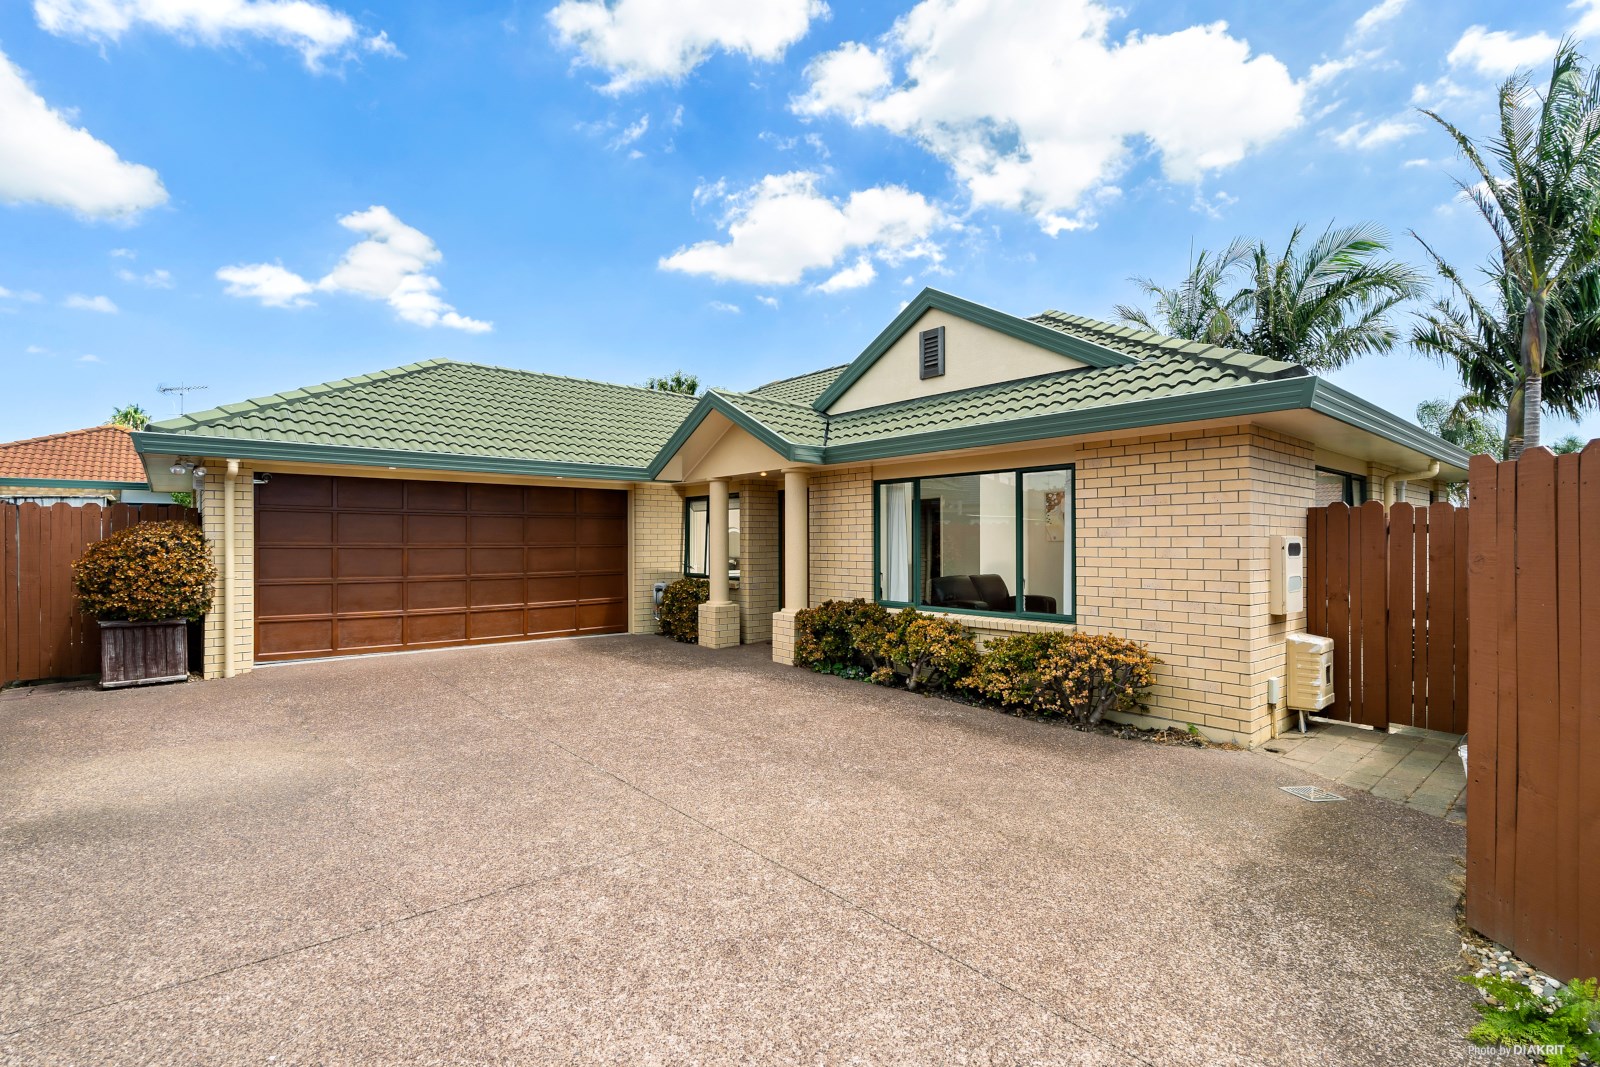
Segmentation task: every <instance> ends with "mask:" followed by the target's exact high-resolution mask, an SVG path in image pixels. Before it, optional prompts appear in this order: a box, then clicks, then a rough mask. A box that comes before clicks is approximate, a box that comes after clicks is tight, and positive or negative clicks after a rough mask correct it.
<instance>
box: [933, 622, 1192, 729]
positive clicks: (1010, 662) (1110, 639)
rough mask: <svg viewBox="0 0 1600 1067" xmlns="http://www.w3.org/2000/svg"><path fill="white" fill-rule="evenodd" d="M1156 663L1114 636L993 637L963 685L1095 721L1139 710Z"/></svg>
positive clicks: (1044, 711) (1020, 706) (1021, 707)
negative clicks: (1116, 713)
mask: <svg viewBox="0 0 1600 1067" xmlns="http://www.w3.org/2000/svg"><path fill="white" fill-rule="evenodd" d="M1160 663H1161V660H1159V659H1158V658H1156V657H1155V656H1153V655H1151V653H1150V650H1149V649H1148V648H1146V647H1145V646H1144V645H1142V644H1140V643H1138V642H1137V641H1129V640H1127V639H1125V638H1121V637H1117V636H1115V635H1114V634H1089V633H1084V632H1082V631H1076V632H1073V633H1043V634H1015V635H1013V636H1010V637H1002V638H998V639H996V640H994V641H991V642H990V643H989V645H988V647H986V648H985V649H984V650H983V653H982V655H981V656H980V657H979V659H978V665H977V667H976V668H975V669H974V670H973V671H972V673H971V674H969V675H968V676H967V677H966V679H965V680H964V681H963V682H962V685H963V687H964V688H967V689H971V690H973V691H974V692H976V693H978V694H979V695H981V696H983V697H986V698H988V699H989V700H992V701H994V702H995V703H996V704H1000V705H1002V706H1004V707H1007V708H1014V709H1016V710H1018V711H1028V712H1033V713H1035V714H1038V715H1045V716H1063V717H1065V718H1067V719H1069V720H1070V721H1072V722H1075V723H1086V724H1087V723H1097V722H1100V721H1101V720H1102V719H1104V718H1105V715H1106V712H1108V711H1124V712H1126V711H1142V710H1143V709H1144V706H1143V704H1141V703H1140V697H1141V695H1142V694H1143V692H1144V690H1146V689H1148V688H1150V686H1152V685H1154V684H1155V680H1156V667H1157V666H1158V665H1159V664H1160Z"/></svg>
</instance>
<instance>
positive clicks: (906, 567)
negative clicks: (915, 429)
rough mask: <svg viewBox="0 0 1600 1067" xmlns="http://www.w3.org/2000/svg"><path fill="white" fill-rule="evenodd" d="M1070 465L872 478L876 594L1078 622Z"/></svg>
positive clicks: (903, 602)
mask: <svg viewBox="0 0 1600 1067" xmlns="http://www.w3.org/2000/svg"><path fill="white" fill-rule="evenodd" d="M1073 474H1074V469H1073V467H1072V466H1071V465H1070V464H1068V465H1064V466H1059V467H1042V468H1020V469H1015V470H999V471H981V472H977V473H973V474H952V475H940V476H938V477H933V478H904V479H897V480H891V481H881V482H876V483H874V485H873V497H874V499H873V520H874V522H873V526H874V529H873V566H874V571H875V572H876V578H875V581H876V589H875V595H876V597H877V599H878V602H879V603H881V604H887V605H889V606H891V607H905V606H907V605H915V606H917V607H926V608H933V609H935V610H939V611H954V612H971V613H976V614H986V615H1017V616H1027V617H1032V618H1048V619H1054V620H1057V621H1069V622H1070V621H1071V620H1072V619H1073V617H1074V614H1075V612H1076V602H1075V595H1074V591H1075V588H1074V587H1075V581H1074V577H1075V570H1076V567H1075V564H1076V551H1075V545H1076V540H1077V538H1076V528H1075V525H1074V506H1073Z"/></svg>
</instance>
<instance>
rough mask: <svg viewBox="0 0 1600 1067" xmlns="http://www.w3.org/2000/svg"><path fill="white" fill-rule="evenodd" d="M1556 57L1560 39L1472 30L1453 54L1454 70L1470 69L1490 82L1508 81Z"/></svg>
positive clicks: (1539, 35) (1536, 34) (1545, 35)
mask: <svg viewBox="0 0 1600 1067" xmlns="http://www.w3.org/2000/svg"><path fill="white" fill-rule="evenodd" d="M1555 54H1556V39H1555V38H1554V37H1551V36H1550V35H1549V34H1547V33H1534V34H1529V35H1528V36H1526V37H1519V36H1517V35H1516V34H1514V33H1507V32H1506V31H1504V30H1492V31H1491V30H1488V29H1485V28H1484V27H1482V26H1469V27H1467V31H1466V32H1465V33H1463V34H1462V35H1461V39H1460V40H1459V41H1457V42H1456V44H1455V47H1454V48H1452V49H1450V54H1449V55H1448V56H1446V57H1445V59H1446V60H1448V61H1449V63H1450V65H1451V66H1452V67H1467V68H1469V69H1471V70H1475V71H1477V72H1478V73H1479V74H1482V75H1484V76H1486V77H1490V78H1504V77H1505V76H1506V75H1508V74H1511V73H1513V72H1514V71H1516V70H1518V69H1526V68H1529V67H1536V66H1538V65H1539V64H1541V63H1543V62H1545V61H1546V60H1548V59H1549V58H1550V57H1551V56H1553V55H1555Z"/></svg>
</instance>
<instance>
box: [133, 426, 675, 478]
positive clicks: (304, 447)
mask: <svg viewBox="0 0 1600 1067" xmlns="http://www.w3.org/2000/svg"><path fill="white" fill-rule="evenodd" d="M133 447H134V449H135V450H136V451H138V452H139V453H140V454H141V455H143V454H145V453H151V452H156V453H162V454H169V455H204V456H233V457H235V458H238V459H251V460H261V461H264V462H268V463H271V462H279V463H329V464H336V465H341V466H354V467H396V468H403V469H406V470H432V471H454V472H457V473H464V474H503V475H509V476H513V477H534V478H539V477H543V478H592V479H595V480H597V481H619V482H637V481H642V480H648V479H649V478H650V477H651V475H650V473H649V469H648V468H646V467H629V466H622V465H620V464H605V463H563V462H556V461H552V460H536V459H532V460H530V459H513V458H510V457H502V456H470V455H462V454H459V453H454V452H416V451H411V450H407V449H398V448H358V447H355V446H351V445H324V444H314V443H308V442H302V441H262V440H257V439H252V438H241V437H202V436H197V435H193V434H185V433H167V432H155V431H143V432H139V433H135V434H133Z"/></svg>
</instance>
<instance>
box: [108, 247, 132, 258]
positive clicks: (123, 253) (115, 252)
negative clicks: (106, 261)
mask: <svg viewBox="0 0 1600 1067" xmlns="http://www.w3.org/2000/svg"><path fill="white" fill-rule="evenodd" d="M111 258H112V259H138V258H139V253H137V252H135V251H134V250H133V249H131V248H113V249H112V250H111Z"/></svg>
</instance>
